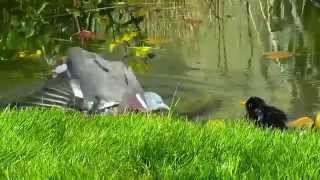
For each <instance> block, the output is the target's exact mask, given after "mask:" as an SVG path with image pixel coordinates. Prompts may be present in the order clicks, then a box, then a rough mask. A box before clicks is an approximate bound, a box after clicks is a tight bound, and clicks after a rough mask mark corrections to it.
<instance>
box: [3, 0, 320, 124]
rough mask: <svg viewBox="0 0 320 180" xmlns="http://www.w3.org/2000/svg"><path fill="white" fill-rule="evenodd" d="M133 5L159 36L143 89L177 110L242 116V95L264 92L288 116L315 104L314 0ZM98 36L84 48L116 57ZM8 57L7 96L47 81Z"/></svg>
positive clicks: (318, 102) (319, 66)
mask: <svg viewBox="0 0 320 180" xmlns="http://www.w3.org/2000/svg"><path fill="white" fill-rule="evenodd" d="M120 4H121V3H120ZM135 5H138V6H139V8H141V9H143V12H144V14H145V15H144V16H145V18H144V19H143V21H142V22H140V24H139V29H140V30H141V31H143V32H144V34H145V35H146V36H147V37H158V38H160V39H162V42H157V43H155V44H156V45H154V46H152V47H153V48H152V49H153V50H152V52H153V53H154V54H155V57H154V58H152V59H148V60H145V61H147V63H148V67H150V68H148V70H144V71H141V69H140V71H137V76H138V78H139V80H140V81H141V83H142V84H143V86H144V88H145V89H146V90H152V91H155V92H158V93H159V94H161V95H162V96H163V97H164V99H165V101H166V102H167V103H168V104H171V103H176V100H178V102H177V104H176V110H177V111H179V112H182V113H188V114H190V115H193V116H194V117H196V118H197V117H198V118H201V117H206V118H207V117H209V118H239V117H243V116H244V109H243V107H241V106H240V101H241V100H244V99H246V98H248V97H250V96H260V97H262V98H264V99H265V100H266V101H267V103H270V104H272V105H275V106H277V107H279V108H281V109H283V110H284V111H285V112H287V113H288V116H289V118H296V117H299V116H305V115H313V114H314V113H316V112H317V111H320V98H319V95H320V94H319V87H320V54H319V53H320V31H319V30H320V7H318V5H319V4H317V1H309V0H306V1H302V0H301V1H298V0H274V1H269V0H268V1H262V0H261V1H258V0H251V1H250V0H248V1H245V0H229V1H219V0H211V1H210V0H201V1H200V0H198V1H196V0H194V1H192V0H190V1H187V2H186V1H183V2H180V1H179V2H175V3H174V2H167V1H150V2H149V1H148V2H147V1H139V2H136V1H135ZM268 9H269V11H268ZM120 12H121V11H120V10H119V12H118V13H119V14H120V15H121V13H120ZM120 15H119V16H120ZM67 16H68V15H65V16H63V17H62V18H68V17H67ZM59 18H61V17H59ZM53 23H54V22H53ZM58 35H59V33H58ZM58 35H56V34H55V36H54V37H49V38H57V39H66V41H55V44H52V43H51V44H49V45H50V47H51V46H52V47H55V48H56V46H57V44H58V45H59V43H60V44H62V45H61V47H68V46H74V45H76V44H75V43H70V42H68V39H67V38H66V37H64V36H61V37H59V36H58ZM43 38H47V36H46V37H43ZM103 38H109V37H108V36H106V37H104V36H103V35H102V37H100V41H102V40H101V39H103ZM100 41H95V43H92V44H90V43H89V45H88V46H87V47H88V48H89V49H91V50H95V51H96V52H99V53H103V54H105V55H106V57H108V58H110V59H121V57H122V56H123V53H124V51H123V49H119V48H118V49H115V50H114V51H112V52H110V51H108V45H106V43H104V42H103V43H100ZM158 41H159V40H158ZM164 41H165V43H163V42H164ZM49 45H48V46H49ZM140 45H141V44H140ZM44 46H46V45H44ZM48 46H46V48H47V49H48ZM59 47H60V46H59ZM63 50H64V49H63V48H60V49H59V50H57V51H56V53H57V54H59V53H60V54H63V52H64V51H63ZM270 51H282V52H284V53H282V54H286V52H290V53H289V54H290V56H287V57H283V58H282V57H280V58H278V59H277V57H279V55H278V56H275V57H274V60H270V59H267V58H265V57H264V56H263V53H265V52H270ZM1 52H2V53H7V49H3V50H2V51H1ZM54 53H55V51H54V52H51V56H50V57H51V58H52V59H53V58H55V56H54V55H53V54H54ZM5 61H6V60H2V61H0V69H1V72H0V74H1V77H0V81H1V85H0V97H2V98H4V99H10V97H12V96H24V95H27V94H30V93H32V92H33V91H34V90H35V89H37V88H40V87H41V85H42V84H43V83H44V82H45V81H46V77H47V76H46V75H47V72H48V71H47V68H42V71H40V69H41V68H38V69H36V70H30V69H28V68H25V67H28V65H24V63H22V62H21V63H20V64H19V63H18V65H17V64H12V65H7V64H8V63H5ZM1 62H3V63H2V64H1ZM9 64H10V63H9ZM34 66H37V67H42V66H39V65H34ZM18 67H20V68H18ZM24 72H25V73H24ZM41 72H42V73H41ZM28 75H29V76H28ZM21 89H24V90H21Z"/></svg>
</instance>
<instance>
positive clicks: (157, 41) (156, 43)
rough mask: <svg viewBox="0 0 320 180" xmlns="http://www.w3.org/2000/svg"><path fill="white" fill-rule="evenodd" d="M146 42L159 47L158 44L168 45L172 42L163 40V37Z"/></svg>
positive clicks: (148, 39)
mask: <svg viewBox="0 0 320 180" xmlns="http://www.w3.org/2000/svg"><path fill="white" fill-rule="evenodd" d="M145 42H146V43H148V44H150V45H158V44H167V43H169V42H170V40H169V39H166V38H161V37H148V38H147V39H146V40H145Z"/></svg>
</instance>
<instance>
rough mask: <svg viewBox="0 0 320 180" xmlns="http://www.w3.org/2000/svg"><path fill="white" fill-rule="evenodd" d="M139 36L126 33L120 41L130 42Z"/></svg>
mask: <svg viewBox="0 0 320 180" xmlns="http://www.w3.org/2000/svg"><path fill="white" fill-rule="evenodd" d="M137 35H138V33H137V32H128V33H125V34H124V35H123V36H122V38H121V39H120V41H122V42H125V41H126V42H128V41H130V40H132V39H133V38H134V37H136V36H137Z"/></svg>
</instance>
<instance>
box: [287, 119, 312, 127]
mask: <svg viewBox="0 0 320 180" xmlns="http://www.w3.org/2000/svg"><path fill="white" fill-rule="evenodd" d="M313 124H314V121H313V119H311V118H310V117H301V118H299V119H296V120H293V121H289V122H288V123H287V126H288V127H289V128H311V127H312V126H313Z"/></svg>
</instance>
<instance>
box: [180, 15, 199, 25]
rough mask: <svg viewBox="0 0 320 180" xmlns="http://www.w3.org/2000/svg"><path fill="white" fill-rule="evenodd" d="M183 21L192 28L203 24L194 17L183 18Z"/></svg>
mask: <svg viewBox="0 0 320 180" xmlns="http://www.w3.org/2000/svg"><path fill="white" fill-rule="evenodd" d="M183 21H184V22H185V23H187V24H190V25H192V26H199V25H200V24H201V23H202V20H201V19H196V18H192V17H183Z"/></svg>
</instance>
